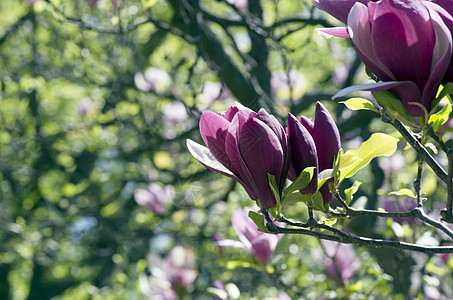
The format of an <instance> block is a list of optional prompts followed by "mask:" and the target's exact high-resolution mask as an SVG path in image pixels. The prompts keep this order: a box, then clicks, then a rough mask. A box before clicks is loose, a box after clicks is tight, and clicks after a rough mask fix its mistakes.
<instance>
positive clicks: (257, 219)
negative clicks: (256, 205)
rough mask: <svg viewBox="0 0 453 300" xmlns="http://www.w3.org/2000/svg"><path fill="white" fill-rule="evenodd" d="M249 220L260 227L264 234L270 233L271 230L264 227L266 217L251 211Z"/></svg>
mask: <svg viewBox="0 0 453 300" xmlns="http://www.w3.org/2000/svg"><path fill="white" fill-rule="evenodd" d="M249 218H250V219H252V220H253V222H254V223H255V224H256V226H258V229H259V230H260V231H262V232H268V233H270V232H269V230H267V228H266V226H264V216H263V215H261V214H259V213H257V212H254V211H252V210H251V211H249Z"/></svg>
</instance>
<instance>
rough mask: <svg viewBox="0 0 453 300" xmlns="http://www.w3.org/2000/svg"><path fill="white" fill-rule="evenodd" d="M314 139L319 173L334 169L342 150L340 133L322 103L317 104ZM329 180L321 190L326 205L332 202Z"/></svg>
mask: <svg viewBox="0 0 453 300" xmlns="http://www.w3.org/2000/svg"><path fill="white" fill-rule="evenodd" d="M312 134H313V139H314V141H315V144H316V150H317V152H318V164H319V172H321V171H324V170H326V169H331V168H333V167H334V162H335V157H336V156H337V154H338V151H340V149H341V140H340V133H339V132H338V128H337V125H336V124H335V121H334V120H333V118H332V116H331V115H330V113H329V111H328V110H327V109H326V108H325V107H324V105H322V103H321V102H316V112H315V123H314V125H313V133H312ZM332 180H333V179H329V180H328V181H327V182H326V183H324V185H323V186H322V187H321V188H320V192H321V194H322V197H323V199H324V202H325V203H328V202H330V201H332V199H333V195H332V193H331V192H330V189H329V186H328V183H329V182H330V181H332Z"/></svg>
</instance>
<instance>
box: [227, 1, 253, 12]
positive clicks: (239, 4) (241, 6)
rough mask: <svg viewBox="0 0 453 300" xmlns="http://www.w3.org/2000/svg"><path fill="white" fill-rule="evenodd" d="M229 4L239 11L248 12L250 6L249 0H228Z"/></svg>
mask: <svg viewBox="0 0 453 300" xmlns="http://www.w3.org/2000/svg"><path fill="white" fill-rule="evenodd" d="M227 2H228V3H230V4H233V5H234V6H236V8H237V9H240V10H247V8H248V6H249V2H248V0H227Z"/></svg>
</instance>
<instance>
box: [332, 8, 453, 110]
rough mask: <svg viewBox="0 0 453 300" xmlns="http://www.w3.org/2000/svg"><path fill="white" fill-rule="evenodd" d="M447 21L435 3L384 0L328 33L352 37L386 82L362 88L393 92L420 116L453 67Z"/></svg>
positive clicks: (353, 11) (358, 11)
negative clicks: (345, 26)
mask: <svg viewBox="0 0 453 300" xmlns="http://www.w3.org/2000/svg"><path fill="white" fill-rule="evenodd" d="M446 22H447V23H449V24H450V23H451V24H453V23H452V22H453V18H452V17H451V16H450V15H449V14H448V13H447V12H446V11H445V10H444V9H442V8H441V7H440V6H438V5H436V4H434V3H432V2H428V1H420V0H406V1H398V0H381V1H379V2H368V4H367V5H364V4H362V3H356V4H355V5H354V6H353V7H352V9H351V10H350V12H349V14H348V20H347V24H348V28H347V31H346V29H344V30H343V31H341V30H339V29H338V28H337V29H326V30H323V32H324V33H328V34H331V35H335V36H341V37H347V36H348V35H349V37H351V38H352V41H353V43H354V46H355V48H356V50H357V53H358V55H359V56H360V58H361V60H362V61H363V62H364V63H365V65H366V66H367V68H368V69H369V70H370V71H371V72H373V73H374V74H375V75H376V77H377V78H378V79H379V80H381V81H383V82H385V84H379V85H367V86H362V87H360V86H359V87H357V89H356V90H360V89H362V90H371V91H379V90H385V89H387V90H390V91H391V92H393V93H394V94H396V96H397V97H398V98H399V99H400V100H401V101H402V103H403V105H404V107H405V108H406V110H407V111H408V112H409V114H411V115H412V116H415V117H416V116H421V115H424V113H425V111H428V112H429V111H430V110H431V108H432V107H431V104H432V102H433V100H434V99H435V98H436V93H437V91H438V88H439V85H440V84H441V82H442V80H443V79H444V76H445V74H446V71H447V69H448V67H449V64H450V59H451V53H452V34H451V32H450V30H449V28H448V27H447V25H446ZM448 26H451V25H448ZM389 32H391V33H392V34H389Z"/></svg>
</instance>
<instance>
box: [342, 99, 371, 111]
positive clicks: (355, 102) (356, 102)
mask: <svg viewBox="0 0 453 300" xmlns="http://www.w3.org/2000/svg"><path fill="white" fill-rule="evenodd" d="M340 103H343V104H344V105H346V107H347V108H349V109H350V110H371V111H374V112H375V113H379V111H378V110H377V109H376V108H375V107H374V105H373V103H371V101H369V100H366V99H363V98H351V99H349V100H346V101H342V102H340Z"/></svg>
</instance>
